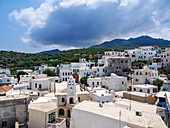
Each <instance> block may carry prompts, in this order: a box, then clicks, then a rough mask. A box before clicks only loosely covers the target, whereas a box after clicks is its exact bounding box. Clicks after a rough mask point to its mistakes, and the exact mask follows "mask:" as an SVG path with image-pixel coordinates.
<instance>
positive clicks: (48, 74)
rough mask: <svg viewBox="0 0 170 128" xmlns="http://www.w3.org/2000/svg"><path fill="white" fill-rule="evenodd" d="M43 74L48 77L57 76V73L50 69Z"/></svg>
mask: <svg viewBox="0 0 170 128" xmlns="http://www.w3.org/2000/svg"><path fill="white" fill-rule="evenodd" d="M43 74H47V76H56V73H55V72H53V71H51V70H50V69H46V70H45V71H43Z"/></svg>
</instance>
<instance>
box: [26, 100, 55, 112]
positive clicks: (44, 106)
mask: <svg viewBox="0 0 170 128" xmlns="http://www.w3.org/2000/svg"><path fill="white" fill-rule="evenodd" d="M28 108H29V109H33V110H37V111H42V112H49V111H52V110H54V109H57V104H56V103H55V102H42V103H30V104H29V106H28Z"/></svg>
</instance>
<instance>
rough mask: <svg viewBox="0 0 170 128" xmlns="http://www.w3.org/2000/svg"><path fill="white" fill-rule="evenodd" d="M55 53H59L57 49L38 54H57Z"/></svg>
mask: <svg viewBox="0 0 170 128" xmlns="http://www.w3.org/2000/svg"><path fill="white" fill-rule="evenodd" d="M57 52H60V50H59V49H53V50H49V51H42V52H39V53H38V54H45V53H57Z"/></svg>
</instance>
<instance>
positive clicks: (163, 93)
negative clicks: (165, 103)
mask: <svg viewBox="0 0 170 128" xmlns="http://www.w3.org/2000/svg"><path fill="white" fill-rule="evenodd" d="M165 93H166V92H164V91H161V92H158V93H157V94H156V97H161V98H165Z"/></svg>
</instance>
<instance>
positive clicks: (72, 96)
mask: <svg viewBox="0 0 170 128" xmlns="http://www.w3.org/2000/svg"><path fill="white" fill-rule="evenodd" d="M76 102H77V100H76V84H75V79H74V78H73V76H70V77H69V79H68V80H67V104H75V103H76Z"/></svg>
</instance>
